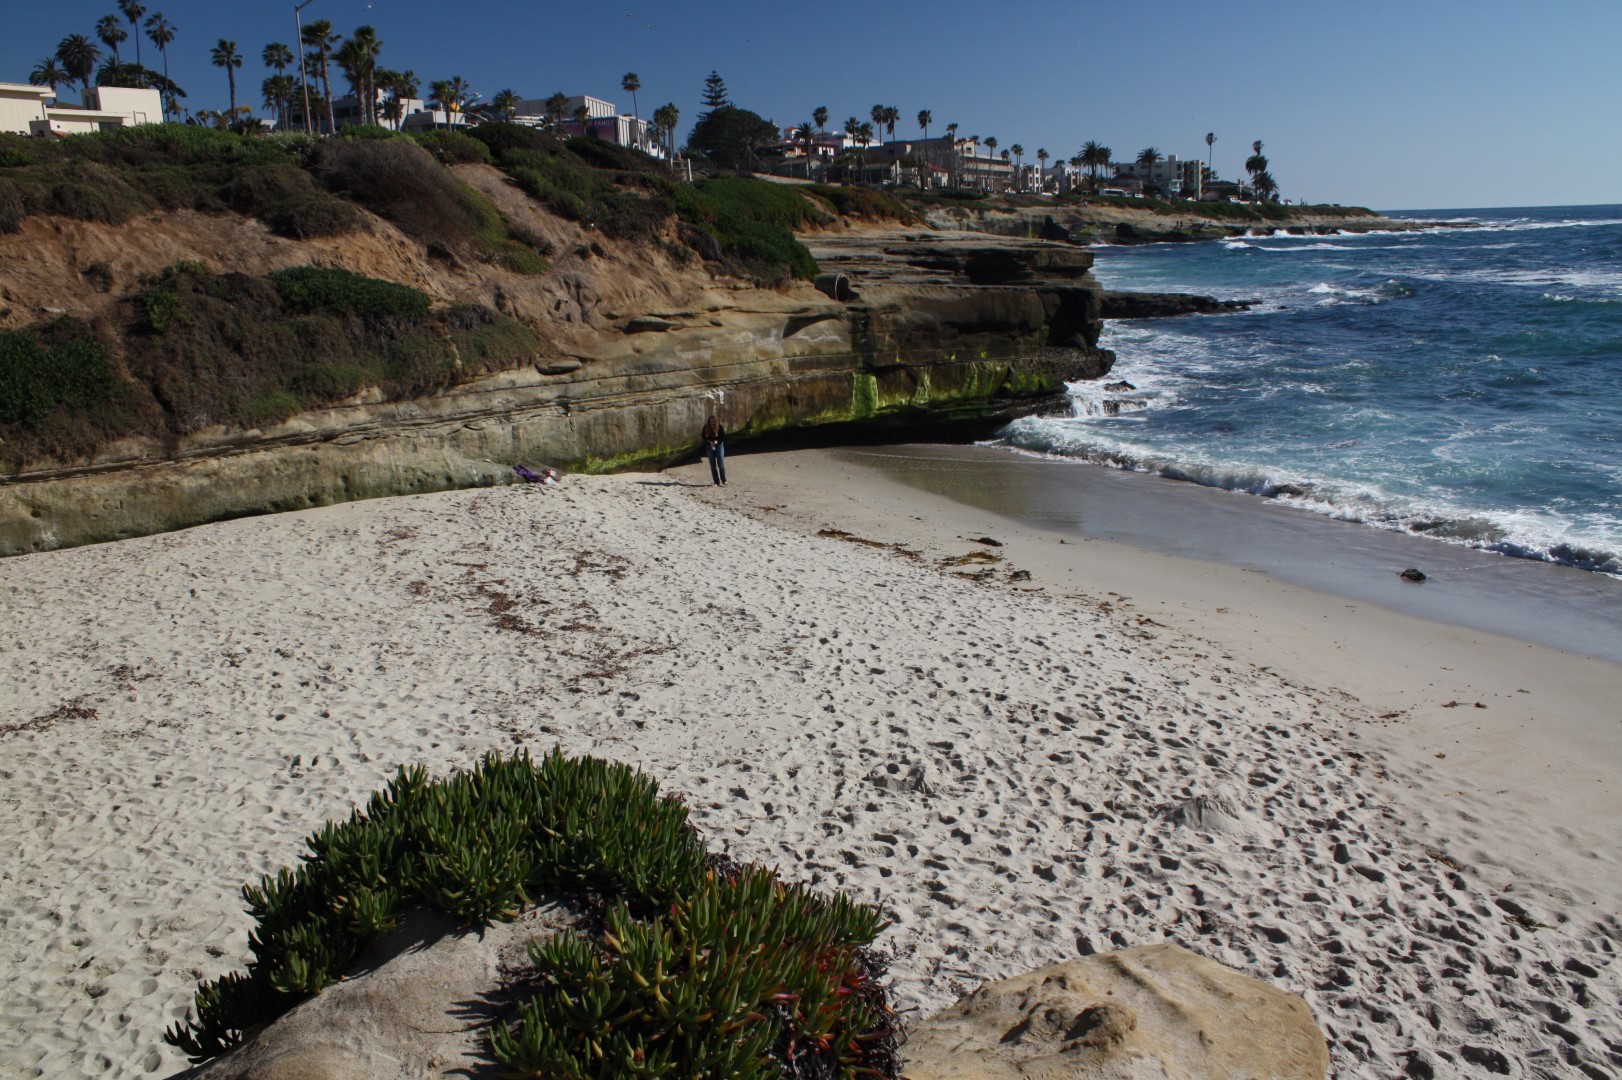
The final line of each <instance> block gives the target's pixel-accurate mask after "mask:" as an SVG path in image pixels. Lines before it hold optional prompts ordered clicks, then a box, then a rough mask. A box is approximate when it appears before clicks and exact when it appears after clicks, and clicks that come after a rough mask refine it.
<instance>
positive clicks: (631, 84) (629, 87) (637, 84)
mask: <svg viewBox="0 0 1622 1080" xmlns="http://www.w3.org/2000/svg"><path fill="white" fill-rule="evenodd" d="M620 89H621V90H624V91H625V92H626V93H627V94H630V95H631V119H632V120H635V119H637V118H638V113H637V105H636V92H637V91H638V90H640V89H642V80H641V79H639V78H637V77H636V72H634V71H627V72H626V73H625V77H624V78H622V79H621V80H620Z"/></svg>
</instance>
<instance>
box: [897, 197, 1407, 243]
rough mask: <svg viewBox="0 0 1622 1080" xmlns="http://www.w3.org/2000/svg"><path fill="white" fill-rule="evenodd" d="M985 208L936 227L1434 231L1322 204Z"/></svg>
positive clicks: (1114, 231) (1131, 239) (1017, 233)
mask: <svg viewBox="0 0 1622 1080" xmlns="http://www.w3.org/2000/svg"><path fill="white" fill-rule="evenodd" d="M1021 198H1023V199H1024V200H1025V201H1026V202H1027V203H1029V205H1019V199H1017V198H1016V199H1012V200H1010V199H999V200H995V201H988V202H987V203H985V204H981V203H974V202H968V203H962V204H958V205H947V206H932V207H929V208H928V209H927V210H926V211H925V215H924V216H925V221H926V223H927V226H928V228H930V229H931V230H934V231H937V232H947V231H954V230H964V231H968V232H974V233H980V234H995V235H998V236H1009V237H1020V238H1024V239H1029V240H1037V239H1040V240H1057V241H1060V242H1062V243H1073V244H1160V243H1175V242H1179V241H1186V240H1220V239H1225V238H1227V237H1232V236H1245V235H1249V234H1252V233H1255V234H1258V235H1266V236H1271V235H1273V234H1274V233H1275V232H1287V233H1292V234H1295V235H1307V234H1321V235H1333V234H1335V233H1342V232H1348V233H1357V232H1370V231H1375V230H1378V231H1380V232H1402V231H1406V230H1411V229H1423V228H1428V227H1433V226H1431V225H1430V223H1426V222H1417V221H1407V220H1399V219H1395V218H1386V217H1381V216H1380V215H1379V214H1376V213H1374V212H1373V211H1371V210H1340V209H1335V208H1314V207H1276V208H1269V213H1282V214H1285V215H1287V216H1286V217H1283V218H1276V217H1268V216H1264V215H1263V214H1262V213H1261V212H1260V211H1259V210H1254V209H1252V208H1248V207H1232V208H1231V212H1232V213H1234V214H1236V215H1243V216H1237V217H1233V218H1223V219H1216V218H1206V217H1200V216H1197V215H1195V214H1192V213H1190V214H1188V215H1186V216H1178V215H1175V214H1164V213H1158V212H1156V211H1154V210H1151V209H1149V208H1148V207H1147V206H1145V207H1142V208H1140V207H1136V206H1128V205H1122V204H1120V203H1116V202H1110V203H1104V202H1086V201H1082V202H1070V201H1068V200H1058V199H1045V198H1038V197H1035V196H1024V197H1021Z"/></svg>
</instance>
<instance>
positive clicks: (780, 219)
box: [675, 176, 819, 282]
mask: <svg viewBox="0 0 1622 1080" xmlns="http://www.w3.org/2000/svg"><path fill="white" fill-rule="evenodd" d="M675 202H676V207H677V209H678V210H679V211H680V213H681V216H682V220H684V221H686V222H688V223H689V224H691V225H693V226H695V227H696V228H697V229H698V230H699V231H700V232H702V233H704V234H705V235H707V236H710V237H712V238H713V239H714V240H715V241H716V243H717V244H718V246H719V250H720V253H721V254H722V256H723V257H725V258H726V259H729V260H731V261H732V262H734V263H735V264H736V265H737V266H738V267H740V268H741V269H742V271H743V272H744V273H746V274H749V275H750V276H753V277H755V278H756V279H757V280H763V281H768V282H769V281H777V280H782V279H783V278H787V277H796V278H806V279H809V278H812V277H815V276H816V273H817V262H816V260H815V259H813V258H812V257H811V252H810V251H808V250H807V249H806V247H805V245H804V244H802V243H800V242H799V241H798V240H796V239H795V238H794V233H793V232H792V230H793V229H795V228H800V227H804V226H805V225H808V224H810V223H812V222H814V221H817V220H819V212H818V210H817V208H816V207H815V206H814V205H813V204H812V203H811V202H809V201H808V200H807V199H806V198H805V197H804V196H803V195H801V194H800V192H799V191H798V190H796V189H795V188H793V187H790V186H788V185H784V184H773V183H769V182H767V181H764V180H756V179H754V178H752V177H740V176H723V177H716V178H715V179H711V180H699V181H697V182H695V183H692V184H683V185H680V186H678V187H677V188H676V190H675Z"/></svg>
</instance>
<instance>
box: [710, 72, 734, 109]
mask: <svg viewBox="0 0 1622 1080" xmlns="http://www.w3.org/2000/svg"><path fill="white" fill-rule="evenodd" d="M704 107H705V108H706V109H730V108H731V107H732V99H731V98H729V97H727V84H726V80H725V79H723V78H721V76H720V74H719V73H718V72H715V71H711V72H710V77H709V78H707V79H705V80H704Z"/></svg>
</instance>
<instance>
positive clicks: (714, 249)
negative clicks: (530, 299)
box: [0, 123, 910, 469]
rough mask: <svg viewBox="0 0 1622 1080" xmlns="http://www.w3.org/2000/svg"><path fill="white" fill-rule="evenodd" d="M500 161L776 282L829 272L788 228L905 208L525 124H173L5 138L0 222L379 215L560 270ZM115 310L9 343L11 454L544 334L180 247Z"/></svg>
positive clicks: (603, 212) (513, 352) (232, 417)
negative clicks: (220, 265) (492, 187)
mask: <svg viewBox="0 0 1622 1080" xmlns="http://www.w3.org/2000/svg"><path fill="white" fill-rule="evenodd" d="M491 163H493V164H495V165H496V166H497V167H498V168H500V169H501V170H502V171H503V172H504V173H505V174H506V175H507V176H508V177H509V178H510V179H511V180H512V182H513V183H514V184H515V185H516V186H517V187H518V188H520V189H521V190H523V191H524V192H525V193H526V194H528V195H529V196H530V197H532V198H533V199H535V200H536V201H537V202H538V203H539V204H541V206H542V207H544V208H545V209H546V210H548V211H550V212H552V213H554V214H556V215H557V216H559V217H561V218H564V219H565V220H568V221H572V222H576V223H578V224H580V225H582V226H584V227H586V228H588V229H591V230H593V231H596V232H599V233H601V234H602V235H604V236H607V237H611V238H616V239H621V240H625V241H627V242H630V243H634V244H648V245H661V246H662V247H663V249H664V250H666V251H667V252H668V253H669V254H671V255H672V256H673V257H675V258H676V259H677V260H678V261H680V262H689V261H700V260H702V261H707V262H708V263H709V264H710V265H711V267H712V268H713V269H714V270H716V271H718V272H722V273H729V274H733V275H737V276H740V277H743V278H746V279H749V280H751V281H754V282H757V283H759V284H765V285H771V284H775V283H778V282H781V281H784V280H787V279H790V278H809V277H811V276H812V275H814V274H815V273H816V270H817V267H816V263H815V261H814V260H812V258H811V256H810V254H809V252H808V251H807V250H806V249H805V247H804V246H803V245H802V244H800V243H799V242H798V241H797V240H796V239H795V238H794V233H793V230H796V229H805V228H815V227H817V226H818V225H820V224H823V223H825V222H828V221H831V220H833V219H834V217H835V216H836V215H839V214H850V215H859V216H864V217H869V218H872V217H883V216H892V217H896V218H900V219H908V218H909V217H910V214H909V212H908V211H907V210H906V208H905V207H903V206H902V205H901V204H900V203H899V202H896V201H895V200H893V199H890V198H888V197H886V196H884V195H881V194H879V193H877V192H856V191H847V190H844V189H834V188H827V187H821V186H819V187H815V188H812V189H810V190H798V189H791V188H785V187H782V186H779V185H773V184H769V183H766V182H764V181H760V180H756V179H751V178H745V177H737V176H722V177H715V178H709V179H699V180H698V181H697V182H696V183H692V184H687V183H679V182H677V181H676V180H675V179H674V178H672V177H671V176H669V175H668V173H667V172H666V171H664V170H663V169H662V168H661V167H660V166H659V164H658V163H657V162H656V161H654V160H653V159H651V158H649V157H648V156H647V155H645V154H643V153H641V152H639V151H636V150H632V149H628V148H622V147H617V146H614V145H612V144H609V143H605V142H602V141H600V140H597V139H592V138H572V139H570V138H564V137H561V136H560V135H558V134H557V133H556V132H553V131H544V130H537V129H534V128H527V127H521V126H518V125H512V124H501V123H488V124H484V125H481V126H479V127H477V128H474V129H472V134H463V133H461V132H447V131H436V132H428V133H424V134H422V135H418V136H408V135H403V134H400V133H397V132H394V131H390V130H388V129H387V128H384V127H380V126H370V127H367V126H362V127H354V128H348V129H345V130H344V132H343V133H342V134H341V135H340V136H339V137H333V138H323V139H312V138H310V137H308V136H305V135H302V134H296V133H295V134H285V135H276V136H269V137H249V136H242V135H238V134H235V133H232V132H227V131H219V130H214V129H210V128H205V127H198V126H194V125H175V124H168V125H149V126H143V127H136V128H125V129H117V130H113V131H108V132H103V133H98V134H93V135H84V136H79V137H75V138H73V139H63V140H32V139H23V138H19V137H15V136H4V135H0V234H6V233H10V234H16V233H18V232H20V231H22V229H23V227H24V224H25V223H26V222H27V221H29V220H30V219H32V218H36V217H46V216H50V217H59V218H66V219H71V220H78V221H86V222H94V223H98V224H101V225H108V226H118V225H123V224H125V223H127V222H129V221H131V220H132V219H134V218H136V217H138V216H140V215H146V214H152V213H159V212H172V211H193V212H201V213H204V214H212V215H241V216H245V217H252V218H255V219H257V220H258V221H260V222H261V223H263V225H264V226H265V227H266V228H268V229H269V230H270V231H271V232H272V233H275V234H277V235H280V236H284V237H287V238H290V239H294V240H311V239H317V238H323V237H336V236H343V235H345V234H350V233H363V232H367V231H370V230H372V229H373V228H374V227H375V220H376V218H381V219H383V220H385V221H388V222H389V223H391V224H392V225H393V226H395V227H396V228H398V229H399V230H400V231H401V232H402V233H404V234H405V235H406V236H408V237H410V238H411V239H413V240H415V241H416V242H417V243H419V244H420V245H421V246H422V250H424V251H425V252H426V253H427V255H428V257H429V258H431V259H438V260H444V261H445V262H446V264H447V265H448V266H456V265H475V266H476V265H480V264H493V265H495V266H498V267H500V268H501V269H503V270H505V271H508V272H511V273H515V274H521V275H526V276H539V275H546V274H548V273H550V272H551V271H552V265H553V262H554V260H555V258H556V253H555V252H554V251H553V250H552V244H551V243H550V242H549V241H547V240H546V239H544V238H542V237H540V236H538V235H535V234H534V233H532V232H531V231H529V230H528V229H526V228H525V227H523V226H521V225H517V224H514V223H513V222H512V221H509V220H508V218H506V217H504V216H503V214H502V213H501V212H499V211H498V210H497V209H496V207H495V205H494V204H493V203H492V202H491V201H490V200H489V199H488V198H487V197H486V196H485V195H483V194H481V193H480V192H479V191H477V190H476V189H475V188H474V187H473V186H471V185H470V184H469V183H467V182H466V181H465V180H464V179H463V178H462V177H463V175H465V174H458V172H457V171H456V170H457V169H459V168H463V167H468V166H481V165H488V164H491ZM374 215H375V217H374ZM94 271H95V268H94V267H91V268H90V269H89V270H88V271H87V273H89V274H93V273H94ZM86 281H87V282H88V283H90V284H93V282H92V281H91V279H90V278H88V277H87V278H86ZM103 306H104V309H105V310H104V311H103V313H102V314H100V315H99V316H97V317H95V318H91V319H88V320H85V319H68V318H49V319H45V320H42V321H39V322H36V323H33V324H30V325H27V326H23V327H16V328H13V329H11V330H9V331H7V332H6V334H5V336H4V340H3V342H0V380H3V382H0V386H3V387H4V388H5V389H4V391H3V393H4V400H5V405H4V408H3V409H0V457H3V459H4V461H5V462H6V463H7V464H8V465H9V466H10V467H11V468H13V469H15V468H19V467H21V464H22V463H23V462H25V461H30V460H38V459H41V458H54V459H57V460H70V459H74V458H84V457H88V456H91V455H93V454H94V453H95V452H97V451H98V450H99V449H100V448H101V447H103V446H105V445H106V444H107V443H108V442H109V441H112V440H114V439H117V438H121V437H124V436H129V435H143V436H148V437H154V438H168V437H171V436H180V435H187V434H191V433H194V432H197V431H200V430H202V429H204V428H207V427H210V426H213V425H226V426H228V427H238V428H245V429H251V428H255V427H262V426H264V425H267V424H273V423H276V422H279V421H280V420H282V419H285V418H286V417H288V416H290V415H292V414H293V413H295V412H297V411H300V410H302V409H308V408H315V407H321V406H325V405H329V404H334V403H336V402H339V401H342V400H344V399H346V398H348V397H350V396H352V395H354V394H355V393H358V392H359V391H361V390H363V389H367V388H375V389H376V391H377V392H378V393H379V394H380V395H381V397H382V398H383V399H385V400H394V399H401V398H405V397H410V396H413V395H418V394H425V393H432V392H434V391H436V390H439V389H442V388H445V387H447V386H450V385H454V384H455V383H458V382H462V381H465V380H467V379H471V378H475V377H478V376H480V375H482V374H486V373H489V372H494V371H499V370H505V369H510V368H512V367H516V366H520V365H522V364H524V363H526V362H528V361H530V360H531V359H533V357H534V355H535V353H536V351H537V349H538V348H539V344H540V337H539V335H538V334H537V332H536V329H535V328H532V327H529V326H525V325H522V324H520V323H518V322H516V321H515V320H513V319H512V318H509V317H508V316H506V315H503V314H499V313H497V312H496V311H494V310H492V309H490V308H488V307H483V306H479V305H471V304H462V305H449V306H446V305H439V306H437V307H436V306H435V305H433V304H431V303H430V302H429V299H428V297H427V296H426V295H425V294H423V293H421V292H419V291H417V290H414V289H410V288H407V287H405V286H396V285H392V284H390V283H385V282H371V281H368V280H367V279H365V278H362V277H359V276H357V275H347V276H344V275H343V273H342V272H341V271H333V270H322V271H316V270H315V269H313V268H300V269H296V270H288V271H279V272H277V273H275V274H270V275H259V276H256V275H253V274H216V273H214V272H212V271H210V270H208V269H207V268H206V267H205V266H204V265H203V264H202V263H199V262H183V263H179V264H176V265H174V266H171V267H169V268H168V269H166V270H163V271H162V272H160V273H158V274H155V275H153V276H152V277H151V278H150V280H146V281H143V282H140V283H138V285H137V286H136V287H135V288H134V289H132V290H130V292H129V293H128V294H127V295H122V296H116V297H113V298H112V299H111V302H110V304H106V305H103Z"/></svg>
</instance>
